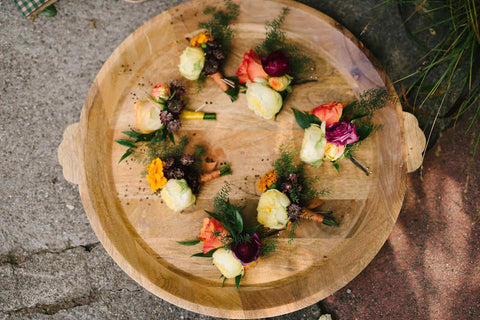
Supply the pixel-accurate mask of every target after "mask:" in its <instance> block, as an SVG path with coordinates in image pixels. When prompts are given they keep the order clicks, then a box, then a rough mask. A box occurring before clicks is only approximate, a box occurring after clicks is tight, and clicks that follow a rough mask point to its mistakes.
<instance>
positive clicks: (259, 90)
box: [236, 8, 312, 119]
mask: <svg viewBox="0 0 480 320" xmlns="http://www.w3.org/2000/svg"><path fill="white" fill-rule="evenodd" d="M288 11H289V9H288V8H284V9H283V12H282V14H281V15H280V16H279V17H277V18H275V19H273V20H272V21H271V22H267V24H266V27H265V28H266V37H265V40H264V42H263V43H261V44H260V45H258V46H257V47H256V48H255V50H252V49H250V50H248V51H247V52H246V53H245V54H244V55H243V59H242V62H241V64H240V66H239V67H238V70H237V72H236V75H237V76H238V81H239V82H240V83H241V84H243V85H245V86H246V87H247V89H246V91H245V93H246V95H247V102H248V107H249V108H250V109H251V110H253V111H254V112H255V114H257V115H258V116H260V117H262V118H264V119H273V118H274V117H275V118H276V116H277V115H278V114H279V112H280V111H281V110H282V108H283V106H284V104H285V100H286V99H287V97H288V95H289V94H290V93H291V92H292V85H293V84H300V83H305V82H306V81H302V80H300V81H298V80H299V79H298V77H299V76H300V75H301V74H302V73H304V72H305V71H307V69H308V66H310V67H311V64H312V63H311V59H310V58H309V57H307V56H305V55H303V54H302V53H300V49H299V48H298V47H297V46H296V45H295V44H293V43H291V42H288V39H287V37H286V34H285V33H284V32H283V31H282V30H281V27H282V24H283V22H284V20H285V17H286V16H287V14H288Z"/></svg>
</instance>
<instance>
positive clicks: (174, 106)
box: [160, 81, 185, 132]
mask: <svg viewBox="0 0 480 320" xmlns="http://www.w3.org/2000/svg"><path fill="white" fill-rule="evenodd" d="M170 92H171V94H170V96H169V97H168V100H167V101H165V107H166V109H165V110H162V111H161V112H160V121H161V122H162V124H164V125H165V127H166V128H167V130H168V131H170V132H177V131H178V130H179V129H180V127H181V126H182V123H181V122H180V119H179V116H180V113H181V112H182V111H183V109H185V102H184V101H183V98H182V96H183V95H185V88H184V87H183V86H182V85H181V84H180V83H178V82H177V81H172V82H171V83H170Z"/></svg>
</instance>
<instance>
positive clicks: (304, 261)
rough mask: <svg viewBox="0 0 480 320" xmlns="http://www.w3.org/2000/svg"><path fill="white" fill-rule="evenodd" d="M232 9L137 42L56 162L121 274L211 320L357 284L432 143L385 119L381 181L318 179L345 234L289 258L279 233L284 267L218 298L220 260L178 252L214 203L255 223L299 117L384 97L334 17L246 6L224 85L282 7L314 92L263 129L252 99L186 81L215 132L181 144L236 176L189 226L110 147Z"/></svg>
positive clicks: (364, 150) (345, 173) (306, 232)
mask: <svg viewBox="0 0 480 320" xmlns="http://www.w3.org/2000/svg"><path fill="white" fill-rule="evenodd" d="M221 3H222V1H219V0H209V1H200V0H195V1H192V2H188V3H185V4H182V5H180V6H178V7H175V8H173V9H170V10H169V11H166V12H163V13H162V14H160V15H158V16H156V17H155V18H153V19H151V20H150V21H148V22H147V23H145V24H144V25H143V26H142V27H141V28H139V29H138V30H136V31H135V32H134V33H133V34H131V35H130V36H129V37H128V38H127V39H126V40H125V41H124V42H123V43H122V44H121V45H120V46H119V47H118V48H117V49H116V50H115V51H114V52H113V54H112V55H111V56H110V58H109V59H108V60H107V62H105V64H104V66H103V67H102V69H101V70H100V72H99V73H98V75H97V77H96V79H95V81H94V83H93V84H92V87H91V89H90V92H89V93H88V96H87V99H86V101H85V105H84V106H83V110H82V115H81V119H80V123H77V124H74V125H71V126H70V127H68V128H67V130H66V131H65V134H64V141H63V143H62V144H61V146H60V147H59V151H58V156H59V160H60V163H61V164H62V166H63V169H64V175H65V177H66V178H67V180H69V181H71V182H74V183H78V185H79V189H80V195H81V198H82V201H83V205H84V208H85V211H86V213H87V216H88V218H89V220H90V222H91V224H92V228H93V229H94V231H95V233H96V234H97V236H98V238H99V239H100V241H101V242H102V244H103V245H104V247H105V249H106V250H107V252H108V253H109V254H110V255H111V256H112V258H113V259H114V260H115V261H116V262H117V263H118V265H119V266H120V267H121V268H122V269H123V270H124V271H125V272H126V273H127V274H129V275H130V276H131V277H132V278H133V279H135V280H136V281H137V282H138V283H139V284H140V285H142V286H143V287H145V288H146V289H147V290H149V291H151V292H153V293H154V294H156V295H157V296H159V297H161V298H162V299H165V300H167V301H168V302H171V303H174V304H176V305H178V306H180V307H183V308H186V309H189V310H192V311H195V312H199V313H203V314H208V315H213V316H220V317H228V318H256V317H269V316H275V315H279V314H284V313H288V312H292V311H295V310H298V309H300V308H303V307H306V306H309V305H311V304H313V303H316V302H317V301H319V300H321V299H323V298H325V297H327V296H328V295H330V294H332V293H333V292H335V291H336V290H338V289H339V288H341V287H343V286H344V285H346V284H347V283H348V282H349V281H350V280H352V279H353V278H354V277H355V276H356V275H357V274H359V273H360V271H362V270H363V269H364V268H365V266H366V265H367V264H368V263H369V262H370V261H371V260H372V258H373V257H374V256H375V254H376V253H377V252H378V251H379V249H380V248H381V246H382V245H383V243H384V242H385V241H386V239H387V237H388V235H389V234H390V231H391V229H392V227H393V225H394V224H395V221H396V219H397V216H398V213H399V211H400V208H401V206H402V201H403V197H404V193H405V188H406V183H405V181H406V174H407V171H412V170H415V169H416V168H418V166H419V165H420V163H421V151H422V150H423V148H424V145H425V137H424V135H423V133H422V132H421V131H420V129H419V128H418V123H417V122H416V119H415V117H413V116H411V115H410V114H405V113H402V110H401V106H400V104H391V105H389V106H388V107H386V108H385V109H383V110H382V111H380V112H378V113H377V114H376V116H375V122H377V123H379V124H383V129H382V130H379V131H378V132H377V133H376V134H375V135H373V136H371V137H369V138H368V139H367V140H366V141H365V142H364V143H362V147H361V148H360V150H359V151H358V152H357V153H356V156H357V158H358V159H359V160H360V161H361V162H362V163H365V164H368V166H370V167H371V168H372V169H373V172H374V174H373V175H371V176H368V177H367V176H365V175H364V174H363V173H362V172H361V171H360V170H358V169H357V168H355V167H354V166H353V164H351V163H350V162H348V161H347V160H343V161H342V162H341V174H337V172H336V171H335V169H334V168H333V167H332V166H331V165H329V164H328V163H326V164H324V165H323V166H322V167H320V168H319V169H314V168H312V167H309V168H308V174H310V175H315V176H317V177H319V178H320V181H319V183H318V186H319V187H327V188H328V189H329V190H330V195H329V196H328V197H326V198H325V199H324V200H325V201H326V205H325V208H326V209H332V210H333V211H334V212H335V217H336V218H337V220H338V221H339V222H340V227H339V228H331V227H327V226H324V225H318V224H315V223H314V222H309V221H302V222H301V224H300V226H299V227H298V231H297V236H296V239H295V241H294V243H293V244H292V245H290V244H288V235H286V234H282V235H281V236H280V238H279V240H280V244H279V247H278V249H277V251H276V252H275V253H274V254H271V255H270V256H268V257H266V258H262V259H261V261H260V262H259V263H258V264H257V266H256V267H255V268H254V269H252V270H249V271H248V272H247V273H246V276H245V278H244V279H243V280H242V287H241V289H240V291H239V292H237V291H236V290H235V286H234V284H233V283H231V282H230V281H227V282H226V286H225V288H222V287H221V283H222V281H221V280H220V279H219V272H218V270H217V269H216V268H215V267H214V266H212V265H211V260H210V259H202V258H190V255H191V254H193V253H195V252H198V251H199V250H200V246H198V247H184V246H180V245H178V244H176V242H175V241H179V240H188V239H193V238H194V237H195V236H196V235H197V234H198V233H199V230H200V227H201V224H202V220H203V218H204V217H206V214H205V213H204V211H203V210H204V209H211V208H212V201H211V200H212V198H213V196H214V195H215V194H216V193H217V192H218V191H219V190H220V188H221V186H222V185H223V183H224V181H229V182H230V183H231V184H232V185H233V186H234V188H233V192H232V195H231V198H232V199H233V200H234V201H238V202H245V203H247V207H246V209H245V211H244V214H245V215H246V219H247V220H249V221H255V216H256V210H255V208H256V204H257V201H258V196H259V192H258V191H257V190H256V183H257V181H258V177H259V176H260V175H262V174H263V173H265V172H266V171H268V170H270V168H271V167H270V162H271V160H273V159H275V158H276V157H277V156H278V148H279V146H280V145H281V144H283V143H289V142H290V143H294V144H295V145H296V146H299V145H300V143H301V140H302V136H303V131H302V130H301V129H300V128H299V127H298V126H297V125H296V123H295V120H294V117H293V114H292V110H291V107H292V106H294V107H296V108H299V109H304V110H307V109H311V108H313V107H315V106H317V105H319V104H321V103H327V102H330V101H332V100H338V101H351V100H353V99H354V98H355V97H357V96H358V95H359V94H360V93H362V92H363V91H365V90H367V89H369V88H380V87H387V89H388V90H389V91H390V93H392V94H395V93H394V91H393V89H392V85H391V83H390V81H389V80H388V79H387V77H386V75H385V73H384V72H383V71H382V70H381V69H379V68H378V67H376V66H375V65H374V63H372V62H371V61H370V60H369V54H368V52H367V51H366V50H365V49H364V48H363V46H362V44H361V43H360V42H359V41H357V40H356V39H355V38H354V37H353V36H352V35H351V34H350V33H349V32H348V31H347V30H345V29H344V28H342V27H341V26H340V25H338V24H337V23H336V22H335V21H333V20H332V19H330V18H329V17H327V16H325V15H324V14H322V13H320V12H318V11H316V10H314V9H312V8H309V7H307V6H305V5H302V4H299V3H296V2H292V1H257V0H244V1H242V2H241V14H240V17H239V18H238V20H237V23H236V24H235V25H234V26H233V28H234V30H235V39H234V42H233V52H232V53H231V54H230V57H229V58H228V61H227V63H226V68H225V74H227V75H232V74H234V72H235V70H236V68H237V66H238V65H239V63H240V60H241V58H242V56H243V53H244V52H245V51H247V50H248V49H249V48H254V47H255V46H256V44H258V43H260V42H261V41H262V40H263V38H264V36H265V31H264V25H265V21H266V20H269V19H272V17H275V16H277V15H278V14H279V13H280V12H281V9H282V7H284V6H288V7H290V9H291V11H290V13H289V14H288V16H287V19H286V21H285V27H284V29H285V30H286V31H287V35H288V37H289V38H290V39H293V40H295V41H296V42H297V43H299V44H300V45H301V46H303V47H304V48H305V49H306V50H308V52H309V53H310V55H311V56H312V57H313V58H314V60H315V62H316V70H315V71H314V74H315V76H317V77H318V81H317V82H313V83H308V84H304V85H301V86H298V87H296V88H295V89H294V92H293V94H292V95H291V96H290V97H289V99H288V100H287V103H286V107H285V108H284V110H283V111H282V112H281V114H280V115H279V117H278V119H277V120H276V121H266V120H262V119H260V118H259V117H257V116H255V115H254V113H253V112H252V111H251V110H249V109H248V108H247V105H246V99H245V96H244V95H242V96H241V97H240V99H239V100H238V101H237V102H235V103H233V104H232V103H231V102H230V101H229V99H228V97H227V96H226V95H225V94H223V93H222V92H220V91H219V89H218V88H217V87H216V86H215V85H214V84H213V82H211V80H210V79H209V80H207V83H206V86H205V88H204V89H203V90H202V91H201V92H199V93H197V91H196V90H197V87H196V84H195V83H193V82H187V81H185V83H186V85H187V91H188V95H187V97H188V106H189V108H190V109H195V108H196V107H198V106H200V105H202V104H204V103H205V102H208V104H207V106H206V107H205V108H204V111H209V112H216V113H217V115H218V120H217V121H216V122H212V121H190V122H188V121H185V122H184V126H183V128H182V131H181V133H183V134H186V135H188V136H189V137H190V138H192V143H196V142H199V143H203V144H204V145H206V147H207V148H208V150H209V156H210V157H212V158H214V159H216V160H219V161H227V162H229V163H231V165H232V168H233V172H234V173H233V175H232V176H228V177H225V179H218V180H217V181H213V182H211V183H208V184H207V185H205V186H204V187H203V188H202V190H201V193H200V195H199V196H198V201H197V204H196V205H195V206H194V207H193V208H192V209H190V210H188V211H187V212H183V213H181V214H179V213H174V212H172V211H170V210H168V209H167V208H166V207H165V205H163V204H162V203H161V200H160V198H159V197H156V196H153V195H152V192H151V191H150V190H149V188H148V186H147V183H146V180H145V178H144V177H142V176H141V173H142V171H143V170H144V168H143V167H142V166H140V165H138V164H136V163H133V162H132V161H127V162H122V163H121V164H118V159H119V158H120V156H121V155H122V153H123V152H124V151H125V150H124V148H123V147H122V146H120V145H118V144H115V143H114V142H113V141H114V140H115V139H118V138H120V137H121V136H122V134H121V131H123V130H126V129H128V128H129V126H130V125H132V123H133V109H134V102H135V100H136V99H138V98H141V97H142V96H144V95H145V93H146V92H149V91H150V89H151V87H152V86H153V85H155V84H156V83H158V82H160V81H169V80H173V79H181V76H180V74H179V72H178V70H177V64H178V60H179V56H180V53H181V52H182V50H183V49H184V48H185V47H186V46H187V42H186V41H185V37H186V36H188V35H191V34H193V33H195V31H196V30H197V24H198V22H199V21H204V20H206V19H208V18H207V17H205V16H204V15H203V14H202V10H203V8H204V7H205V6H206V5H221Z"/></svg>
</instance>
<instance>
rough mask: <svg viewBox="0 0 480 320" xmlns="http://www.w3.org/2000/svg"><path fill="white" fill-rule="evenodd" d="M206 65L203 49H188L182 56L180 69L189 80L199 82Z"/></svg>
mask: <svg viewBox="0 0 480 320" xmlns="http://www.w3.org/2000/svg"><path fill="white" fill-rule="evenodd" d="M204 65H205V54H204V52H203V50H202V49H200V48H194V47H187V48H186V49H185V50H183V52H182V55H181V56H180V64H179V65H178V69H179V70H180V73H181V74H182V76H184V77H185V78H187V79H188V80H197V79H198V78H199V77H200V74H201V73H202V70H203V66H204Z"/></svg>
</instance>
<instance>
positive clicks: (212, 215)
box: [205, 210, 223, 224]
mask: <svg viewBox="0 0 480 320" xmlns="http://www.w3.org/2000/svg"><path fill="white" fill-rule="evenodd" d="M205 212H206V213H208V215H209V216H211V217H212V218H214V219H215V220H218V221H220V222H222V218H221V217H220V216H219V215H218V214H216V213H213V212H210V211H207V210H205ZM222 224H223V222H222Z"/></svg>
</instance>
